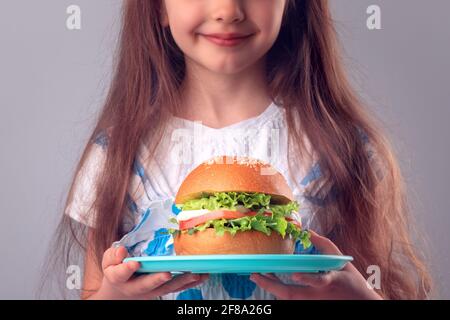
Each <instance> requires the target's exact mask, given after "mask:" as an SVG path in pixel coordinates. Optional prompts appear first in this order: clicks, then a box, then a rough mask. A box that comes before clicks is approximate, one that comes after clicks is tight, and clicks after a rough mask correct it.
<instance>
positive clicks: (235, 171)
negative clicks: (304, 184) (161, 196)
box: [175, 156, 294, 204]
mask: <svg viewBox="0 0 450 320" xmlns="http://www.w3.org/2000/svg"><path fill="white" fill-rule="evenodd" d="M227 191H236V192H249V193H251V192H259V193H265V194H268V195H271V196H272V198H271V200H273V202H274V203H279V204H286V203H289V202H291V201H294V200H293V199H294V195H293V194H292V191H291V189H290V187H289V185H288V184H287V182H286V180H285V179H284V177H283V175H281V174H280V173H279V172H278V171H277V170H276V169H275V168H274V167H272V166H271V165H270V164H267V163H264V162H261V161H260V160H256V159H252V158H248V157H237V156H218V157H214V158H212V159H210V160H208V161H205V162H203V163H202V164H200V165H199V166H198V167H196V168H195V169H194V170H192V171H191V172H190V173H189V174H188V175H187V177H186V178H185V179H184V181H183V183H182V184H181V186H180V188H179V189H178V193H177V195H176V197H175V203H176V204H182V203H185V202H186V201H188V200H191V199H196V198H199V197H200V195H201V193H213V192H227Z"/></svg>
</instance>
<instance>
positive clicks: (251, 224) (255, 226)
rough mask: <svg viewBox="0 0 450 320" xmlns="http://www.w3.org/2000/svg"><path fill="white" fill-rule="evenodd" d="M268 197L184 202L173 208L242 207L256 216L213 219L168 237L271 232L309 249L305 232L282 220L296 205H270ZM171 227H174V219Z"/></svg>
mask: <svg viewBox="0 0 450 320" xmlns="http://www.w3.org/2000/svg"><path fill="white" fill-rule="evenodd" d="M270 200H271V196H270V195H266V194H263V193H247V192H215V193H213V194H207V193H203V194H202V195H201V197H200V198H198V199H193V200H189V201H186V202H185V203H184V204H180V205H177V207H178V208H179V209H181V210H201V209H207V210H218V209H227V210H236V206H237V205H243V206H244V207H245V208H248V209H250V210H252V211H255V212H257V214H256V215H254V216H246V217H242V218H238V219H230V220H226V219H215V220H209V221H207V222H205V223H203V224H201V225H198V226H196V227H193V228H190V229H188V230H178V229H169V233H170V234H173V235H175V234H176V233H178V232H181V233H188V234H194V233H195V232H198V231H204V230H205V229H207V228H214V229H215V231H216V234H217V235H219V236H221V235H223V234H224V233H225V232H229V233H230V234H232V235H235V234H236V232H242V231H247V230H257V231H260V232H263V233H265V234H266V235H270V234H271V233H272V232H273V231H275V232H278V233H279V234H280V235H281V236H282V237H283V238H285V237H286V236H289V237H291V238H294V239H295V240H296V241H297V240H300V241H301V243H302V245H303V247H304V248H309V247H310V246H311V241H310V240H309V238H310V234H309V232H307V231H305V230H302V229H301V228H299V227H298V226H296V225H295V224H293V223H292V222H290V221H287V220H286V219H285V218H286V217H288V216H290V214H291V213H292V212H297V211H298V210H299V204H298V203H297V202H296V201H292V202H290V203H288V204H271V203H270ZM263 212H271V213H272V215H263ZM171 222H172V223H175V224H176V223H177V220H176V219H175V218H172V219H171Z"/></svg>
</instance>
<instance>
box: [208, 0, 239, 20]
mask: <svg viewBox="0 0 450 320" xmlns="http://www.w3.org/2000/svg"><path fill="white" fill-rule="evenodd" d="M213 3H214V4H213V8H212V14H211V15H212V18H213V19H214V20H216V21H219V22H224V23H237V22H240V21H242V20H244V18H245V14H244V10H243V7H242V0H217V1H213Z"/></svg>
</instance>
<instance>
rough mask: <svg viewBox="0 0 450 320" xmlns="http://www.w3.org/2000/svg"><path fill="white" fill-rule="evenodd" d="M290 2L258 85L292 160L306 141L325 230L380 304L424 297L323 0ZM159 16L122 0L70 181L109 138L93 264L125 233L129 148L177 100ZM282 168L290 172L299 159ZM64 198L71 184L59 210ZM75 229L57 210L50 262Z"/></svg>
mask: <svg viewBox="0 0 450 320" xmlns="http://www.w3.org/2000/svg"><path fill="white" fill-rule="evenodd" d="M287 5H288V7H287V10H286V11H285V16H284V20H283V24H282V27H281V30H280V34H279V36H278V39H277V40H276V42H275V44H274V45H273V47H272V48H271V49H270V51H269V52H268V53H267V68H266V69H267V72H266V75H267V82H268V84H269V88H270V90H271V91H270V94H271V95H272V97H273V98H274V100H276V102H277V103H278V104H279V105H281V106H282V107H284V108H285V109H286V111H287V112H286V114H287V123H288V129H289V144H290V146H292V147H293V149H294V150H295V154H296V156H294V157H292V158H296V159H301V158H302V157H305V155H309V156H312V155H311V152H308V150H309V151H310V150H311V149H308V147H307V146H306V145H305V143H304V138H303V137H306V138H307V139H308V140H309V142H310V145H311V146H312V150H313V152H314V153H315V154H316V155H317V156H318V159H319V163H320V167H321V169H322V171H323V173H324V174H325V175H326V176H327V177H328V178H329V180H330V181H331V182H332V185H333V187H332V189H331V191H330V192H329V193H328V196H327V197H326V198H325V200H330V201H325V202H324V203H325V205H322V206H320V207H318V208H317V214H316V218H317V219H318V220H319V221H320V223H321V226H322V228H323V233H324V235H326V236H328V237H329V238H331V239H332V240H333V241H334V242H335V243H336V244H337V246H338V247H339V248H340V249H341V250H342V251H343V252H344V253H345V254H348V255H352V256H353V257H354V264H355V266H356V268H357V269H358V270H359V271H360V272H361V273H362V274H363V275H364V274H365V273H366V270H367V267H368V266H369V265H377V266H379V267H380V270H381V277H382V278H381V279H382V284H381V289H380V290H379V291H378V292H379V293H380V294H381V295H382V296H383V297H384V298H388V299H416V298H419V299H422V298H426V297H429V292H430V289H431V279H430V277H429V275H428V273H427V270H426V267H425V265H424V264H423V262H422V260H421V259H422V257H421V255H420V254H419V249H418V248H416V247H415V246H414V245H413V244H412V241H411V240H410V231H411V230H410V227H411V226H413V225H414V223H412V222H411V221H410V220H409V219H410V217H409V216H408V211H409V210H408V207H407V202H406V198H405V186H404V184H403V180H402V176H401V173H400V170H399V166H398V164H397V162H396V159H395V155H394V153H393V150H392V147H391V146H390V145H389V143H388V142H387V140H386V138H385V136H384V134H383V132H382V130H381V129H380V128H381V127H380V126H379V125H378V123H377V120H375V119H376V118H375V116H374V115H373V114H370V113H369V111H368V109H367V108H365V107H364V104H363V102H362V101H361V99H360V98H359V97H358V96H357V95H356V93H355V91H354V90H353V89H352V88H351V86H350V84H349V81H348V79H347V76H346V74H345V71H344V70H343V67H342V65H343V64H342V61H341V56H340V48H339V43H338V41H337V36H336V31H335V29H334V22H333V20H332V18H331V15H330V11H329V5H328V1H327V0H288V2H287ZM161 10H163V7H162V3H161V1H147V0H128V1H125V2H124V7H123V17H122V19H123V24H122V30H121V34H120V40H119V46H118V52H117V53H116V60H115V73H114V77H113V80H112V84H111V88H110V90H109V94H108V96H107V99H106V102H105V104H104V107H103V109H102V111H101V113H100V115H99V118H98V121H97V124H96V126H95V129H94V130H93V132H92V135H91V136H90V139H89V142H88V143H87V145H86V147H85V150H84V152H83V154H82V156H81V159H80V161H79V163H78V166H77V169H76V170H75V176H76V174H78V172H79V170H80V168H81V167H82V165H83V163H84V161H85V159H86V157H87V155H88V153H89V151H90V150H91V147H92V145H93V141H95V139H96V138H97V137H98V136H99V135H101V134H102V133H105V132H106V133H107V141H108V144H107V148H106V150H105V152H106V160H105V164H104V169H103V171H102V174H101V175H100V177H99V179H98V182H97V189H96V190H97V192H96V199H95V201H94V204H93V207H92V210H91V212H95V225H96V226H97V227H96V228H95V229H92V239H90V245H91V246H92V248H93V250H94V253H95V257H96V262H97V264H98V266H99V268H100V265H101V259H102V255H103V252H104V251H105V250H106V249H107V248H108V247H110V246H111V244H112V242H114V241H116V240H118V239H119V238H120V237H121V236H122V235H123V234H124V230H122V227H121V225H122V223H121V222H122V221H123V218H124V212H125V211H126V210H125V209H126V201H125V200H126V193H127V187H128V184H129V180H130V177H131V173H132V165H133V160H134V157H135V155H136V152H137V150H138V147H139V145H140V143H146V144H147V146H148V148H150V150H151V152H150V154H151V153H152V150H153V151H154V150H155V148H156V147H157V145H158V141H160V140H161V136H162V135H163V134H164V129H165V123H166V120H167V119H168V117H169V116H170V114H171V113H173V112H177V110H178V108H179V105H180V103H179V102H180V101H179V99H180V98H179V88H180V85H181V83H182V81H183V79H184V75H185V74H184V72H185V64H184V55H183V52H182V51H181V50H180V49H179V48H178V47H177V45H176V44H175V41H174V40H173V38H172V36H171V34H170V30H169V29H168V28H164V27H162V24H161V14H160V13H161ZM296 120H298V121H296ZM361 133H364V137H365V139H361ZM364 141H369V142H370V146H371V152H368V148H367V144H366V143H364ZM300 155H301V156H302V157H300ZM289 166H290V170H291V171H294V170H296V169H295V168H296V166H298V163H296V162H295V161H291V162H290V163H289ZM75 176H74V177H75ZM72 196H73V184H72V187H71V190H70V192H69V194H68V197H67V202H66V206H67V205H68V204H69V203H70V201H71V200H72ZM331 198H332V199H331ZM82 228H83V226H81V225H80V224H78V223H75V222H74V221H72V220H71V219H70V218H67V217H66V216H65V215H64V217H63V218H62V220H61V223H60V225H59V228H58V231H57V234H58V237H57V238H56V244H57V246H58V248H60V249H63V250H64V251H63V252H64V254H60V255H56V256H58V257H60V258H62V260H64V261H63V262H65V264H66V265H67V264H69V262H71V261H69V260H70V259H71V255H70V253H69V252H70V250H71V249H73V248H74V247H78V248H81V249H82V250H84V251H85V249H86V237H85V234H86V233H85V232H83V231H82ZM52 252H53V253H54V252H55V251H52Z"/></svg>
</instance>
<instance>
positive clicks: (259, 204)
mask: <svg viewBox="0 0 450 320" xmlns="http://www.w3.org/2000/svg"><path fill="white" fill-rule="evenodd" d="M270 199H271V196H270V195H267V194H264V193H258V192H256V193H247V192H234V191H230V192H215V193H213V194H206V193H204V194H202V195H201V197H200V198H199V199H192V200H189V201H186V202H185V203H184V204H179V205H177V207H178V208H179V209H181V210H201V209H208V210H217V209H229V210H236V206H237V205H243V206H244V207H245V208H247V209H250V210H252V211H257V212H259V213H261V212H265V211H270V212H273V213H274V214H276V215H281V216H288V215H289V214H290V213H291V212H292V211H298V209H299V205H298V203H297V202H296V201H292V202H290V203H288V204H271V203H270Z"/></svg>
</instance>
